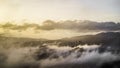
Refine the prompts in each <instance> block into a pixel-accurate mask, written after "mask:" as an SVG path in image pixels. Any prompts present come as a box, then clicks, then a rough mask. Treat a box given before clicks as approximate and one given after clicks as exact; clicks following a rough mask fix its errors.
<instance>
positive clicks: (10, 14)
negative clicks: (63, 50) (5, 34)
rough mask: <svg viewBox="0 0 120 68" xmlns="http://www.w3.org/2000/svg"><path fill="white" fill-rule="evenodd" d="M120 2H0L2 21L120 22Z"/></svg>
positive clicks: (5, 0) (64, 0) (2, 0)
mask: <svg viewBox="0 0 120 68" xmlns="http://www.w3.org/2000/svg"><path fill="white" fill-rule="evenodd" d="M119 4H120V0H0V21H22V20H24V19H26V20H29V21H32V22H33V21H35V22H39V21H44V20H47V19H51V20H75V19H77V20H93V21H115V22H120V13H119V12H120V7H119V6H120V5H119Z"/></svg>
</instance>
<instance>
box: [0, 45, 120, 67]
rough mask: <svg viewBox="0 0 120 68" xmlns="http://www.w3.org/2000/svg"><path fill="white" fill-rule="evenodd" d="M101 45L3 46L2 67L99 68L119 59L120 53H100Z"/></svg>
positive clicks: (0, 55)
mask: <svg viewBox="0 0 120 68" xmlns="http://www.w3.org/2000/svg"><path fill="white" fill-rule="evenodd" d="M99 47H100V46H99V45H91V46H89V45H85V46H84V45H82V46H81V45H79V46H76V47H69V46H57V45H42V46H37V47H20V48H16V47H11V48H9V49H4V48H1V52H0V67H2V68H99V67H100V66H101V65H102V64H104V63H107V62H113V61H116V60H119V59H120V58H119V57H120V56H119V54H113V53H111V52H103V53H99V51H98V48H99ZM91 50H92V51H91Z"/></svg>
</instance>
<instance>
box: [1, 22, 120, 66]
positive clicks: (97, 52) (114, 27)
mask: <svg viewBox="0 0 120 68" xmlns="http://www.w3.org/2000/svg"><path fill="white" fill-rule="evenodd" d="M48 22H49V23H48ZM66 22H71V23H69V24H68V23H66V24H65V23H54V22H53V21H47V22H45V24H43V25H38V24H23V25H17V24H11V23H6V24H1V25H0V67H1V68H119V67H120V32H119V29H120V27H119V25H120V24H116V23H114V22H106V23H94V22H91V23H92V24H91V25H89V23H90V21H84V22H83V23H84V24H82V27H81V25H79V23H77V22H76V23H74V22H73V21H66ZM105 24H106V25H105ZM73 25H74V26H76V27H73ZM99 25H102V27H101V26H99ZM57 26H59V27H57ZM88 26H89V27H88ZM46 27H47V28H46ZM86 27H88V28H86ZM85 28H86V29H85ZM48 35H49V36H48ZM47 37H49V38H47ZM52 38H53V39H52Z"/></svg>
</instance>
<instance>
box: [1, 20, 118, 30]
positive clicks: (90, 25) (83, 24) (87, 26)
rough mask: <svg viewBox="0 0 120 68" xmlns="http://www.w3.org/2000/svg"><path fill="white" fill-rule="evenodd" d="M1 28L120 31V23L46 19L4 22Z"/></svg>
mask: <svg viewBox="0 0 120 68" xmlns="http://www.w3.org/2000/svg"><path fill="white" fill-rule="evenodd" d="M1 27H2V28H8V29H14V30H25V29H28V28H35V29H37V30H46V31H49V30H55V29H59V30H74V31H78V32H86V31H88V32H90V31H120V23H115V22H94V21H88V20H85V21H79V20H75V21H71V20H67V21H59V22H55V21H52V20H46V21H44V22H43V24H42V25H39V24H29V23H26V24H23V25H15V24H10V23H6V24H4V25H2V26H1Z"/></svg>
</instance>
